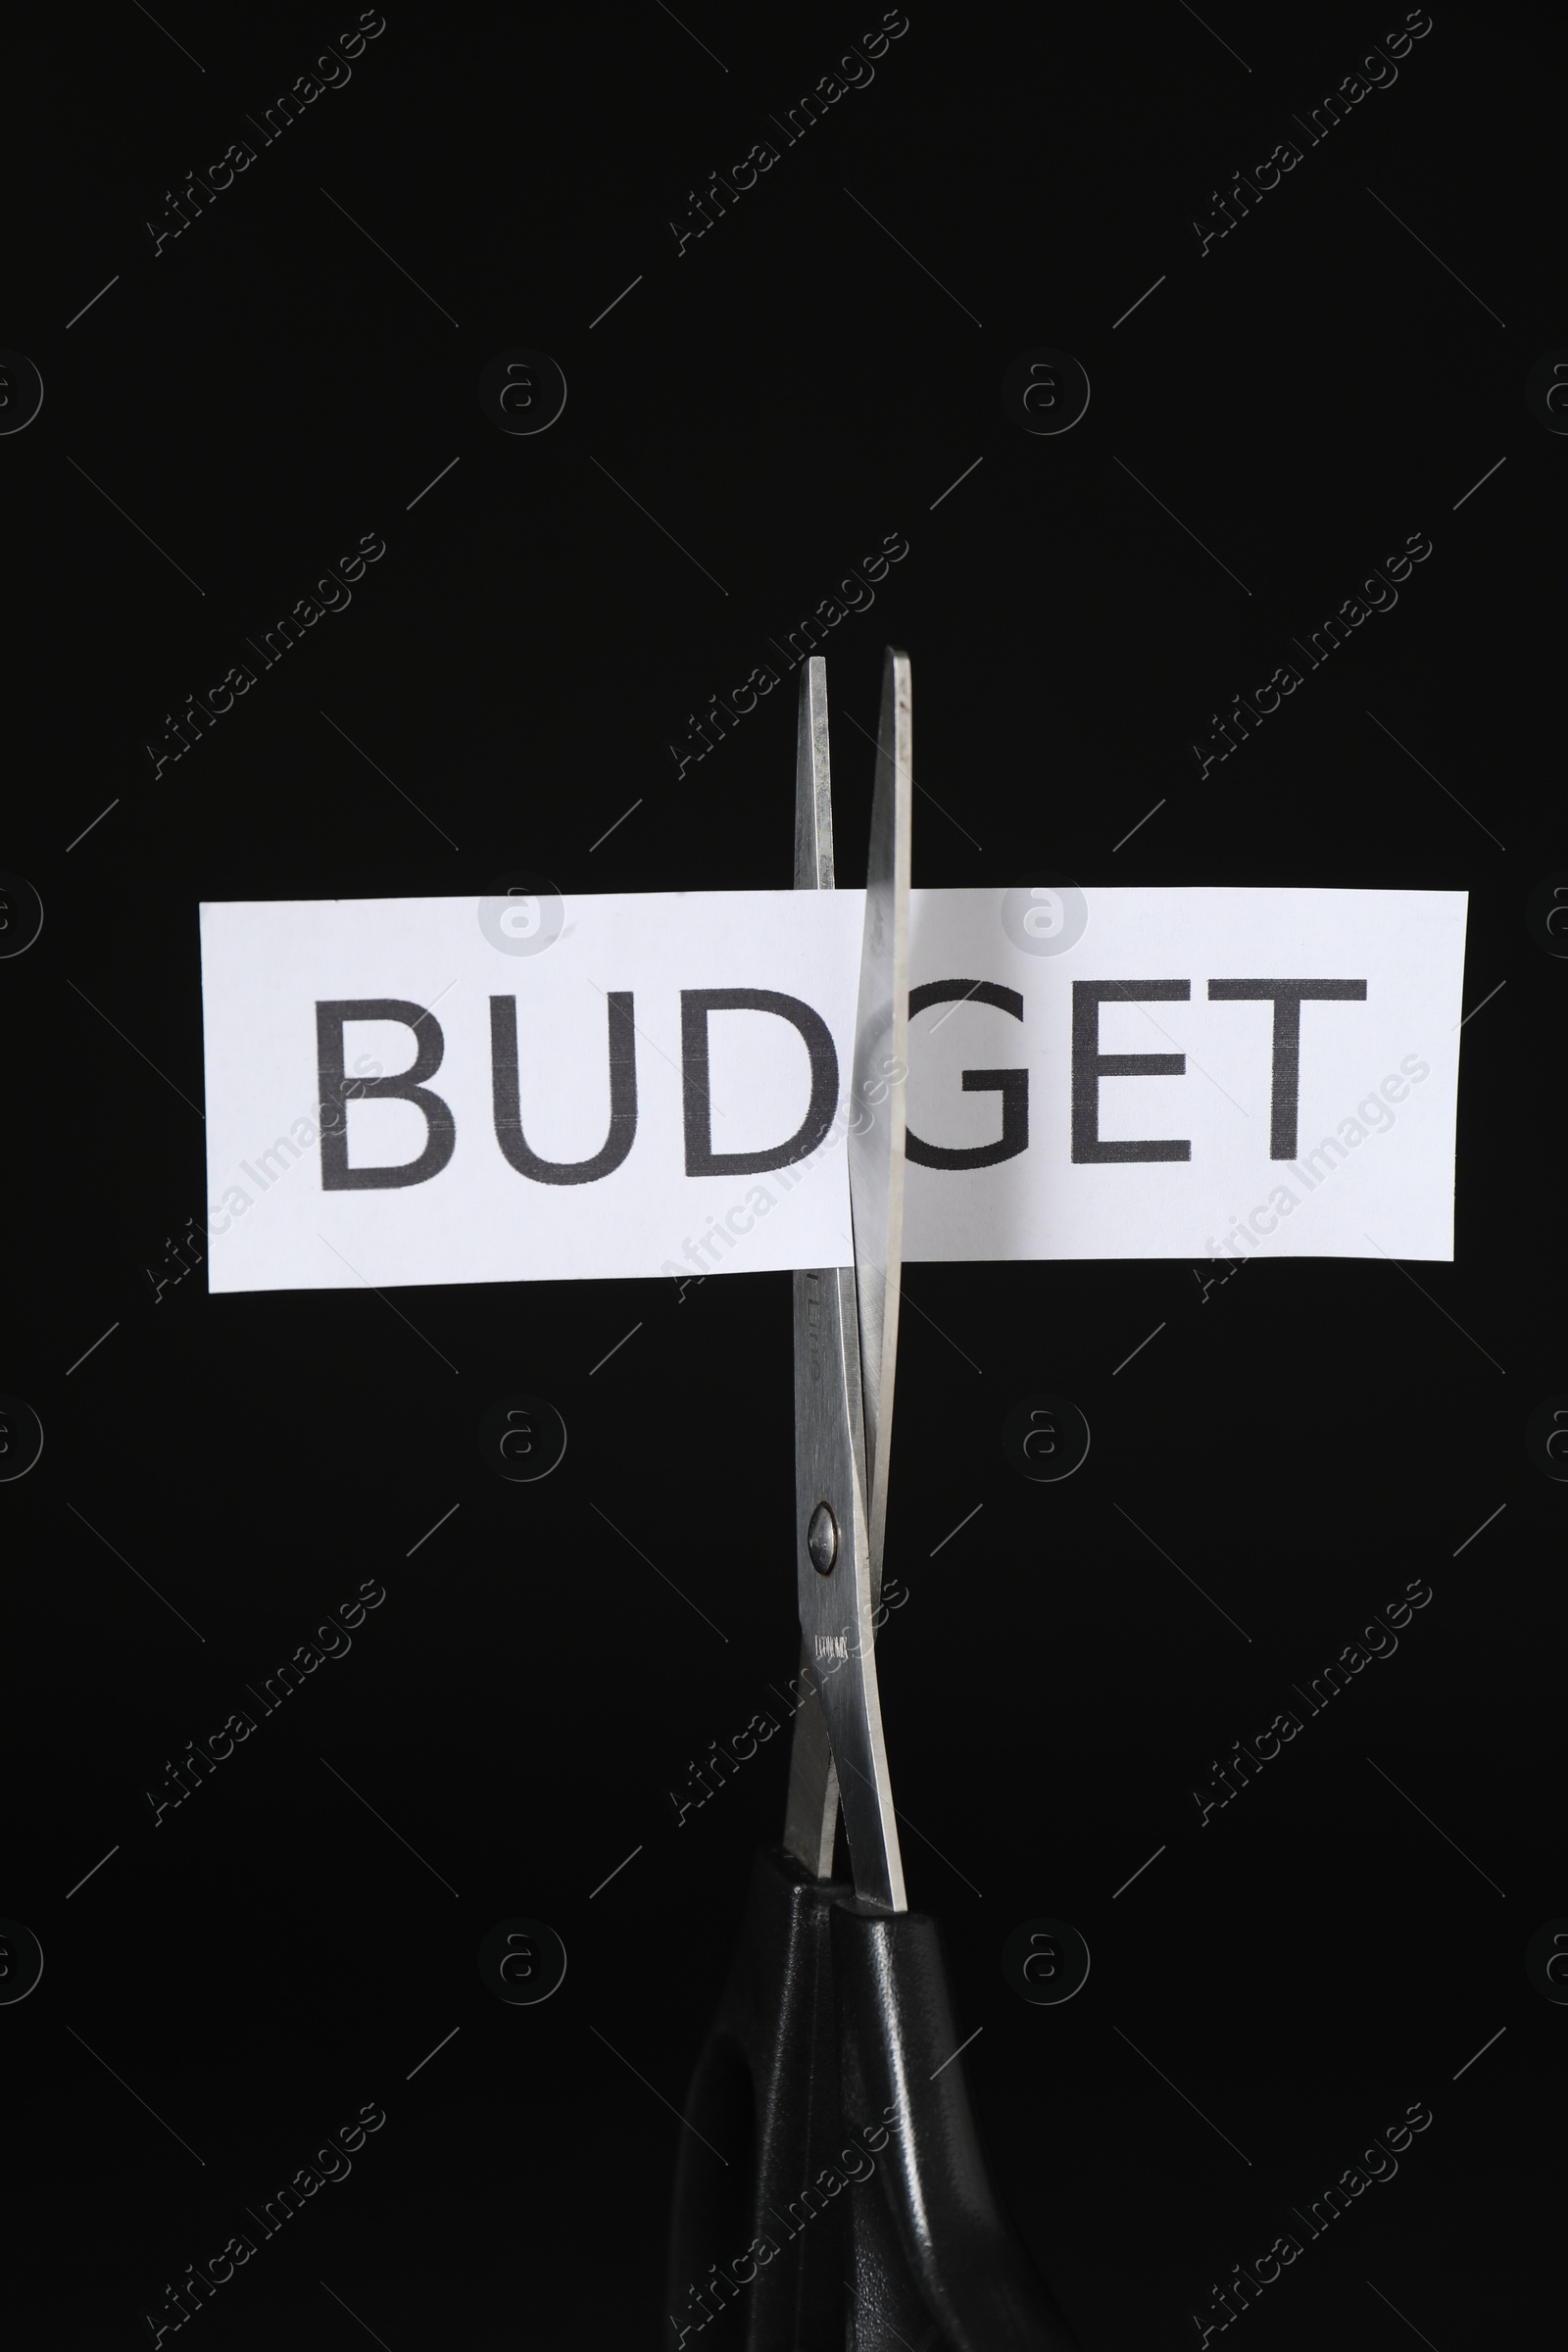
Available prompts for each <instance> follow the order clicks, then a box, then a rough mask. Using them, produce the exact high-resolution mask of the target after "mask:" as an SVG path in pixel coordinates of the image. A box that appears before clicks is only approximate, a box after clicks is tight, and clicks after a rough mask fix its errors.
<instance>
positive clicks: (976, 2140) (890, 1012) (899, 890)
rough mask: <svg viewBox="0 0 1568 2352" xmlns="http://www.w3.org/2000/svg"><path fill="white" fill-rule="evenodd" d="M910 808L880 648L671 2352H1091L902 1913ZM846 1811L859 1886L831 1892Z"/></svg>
mask: <svg viewBox="0 0 1568 2352" xmlns="http://www.w3.org/2000/svg"><path fill="white" fill-rule="evenodd" d="M912 793H913V774H912V760H911V716H910V681H909V662H908V657H907V655H906V654H902V653H897V652H895V651H894V650H893V649H892V648H891V647H890V648H889V649H888V651H887V653H886V655H885V657H884V662H883V673H882V708H881V718H880V724H879V727H878V737H877V755H876V782H875V789H874V794H873V799H872V808H871V850H870V863H869V871H868V874H867V883H866V893H865V928H864V934H863V940H862V946H861V956H860V977H859V996H858V1006H857V1014H856V1033H855V1037H856V1042H855V1061H854V1076H853V1085H852V1108H851V1122H850V1128H849V1167H850V1204H851V1211H852V1221H853V1228H854V1231H853V1248H854V1263H853V1265H850V1266H829V1267H825V1268H822V1269H820V1270H818V1271H814V1272H801V1273H797V1274H796V1275H795V1277H794V1283H795V1298H794V1311H795V1520H796V1554H797V1585H798V1592H799V1600H800V1617H801V1667H800V1674H799V1677H798V1678H797V1682H796V1685H795V1688H796V1690H797V1691H798V1692H799V1693H801V1694H803V1696H802V1703H801V1705H800V1706H799V1708H798V1710H797V1712H796V1716H795V1729H794V1735H793V1740H794V1745H793V1750H792V1754H791V1760H790V1781H789V1796H788V1801H787V1804H786V1808H785V1818H784V1835H783V1840H782V1843H781V1845H779V1846H778V1847H776V1848H772V1849H767V1850H764V1851H762V1852H760V1853H759V1854H758V1855H757V1856H756V1858H755V1861H754V1864H753V1871H752V1883H751V1892H750V1897H749V1902H748V1908H747V1913H746V1918H745V1923H744V1926H743V1930H742V1934H741V1937H740V1942H739V1947H738V1949H737V1952H736V1955H735V1960H734V1965H733V1967H732V1970H731V1972H730V1976H729V1980H728V1983H727V1985H726V1986H725V1990H724V1993H723V1996H722V1999H721V2002H720V2006H719V2010H718V2014H717V2017H716V2019H715V2021H714V2024H713V2026H712V2029H711V2033H710V2034H709V2036H708V2039H707V2041H706V2043H705V2045H704V2048H703V2051H702V2054H701V2057H700V2058H699V2060H698V2064H697V2068H696V2072H695V2074H694V2076H693V2080H692V2084H691V2089H690V2091H689V2093H688V2096H687V2100H686V2108H685V2122H686V2123H687V2125H688V2126H689V2127H690V2129H689V2131H684V2132H683V2133H682V2135H681V2146H680V2153H679V2157H678V2160H677V2169H676V2180H675V2198H674V2216H673V2226H672V2229H671V2234H670V2267H669V2274H668V2287H669V2294H668V2303H667V2309H668V2313H669V2326H668V2332H667V2334H666V2337H665V2341H666V2344H667V2345H668V2346H669V2347H671V2352H679V2347H681V2346H683V2345H688V2344H689V2345H693V2346H695V2345H696V2344H698V2343H701V2344H702V2346H703V2352H711V2347H719V2346H728V2347H731V2348H732V2352H896V2347H901V2346H902V2347H903V2352H1076V2338H1075V2337H1074V2335H1073V2334H1072V2332H1071V2330H1070V2328H1069V2327H1068V2326H1067V2324H1066V2321H1065V2320H1064V2318H1063V2317H1062V2315H1061V2313H1060V2311H1059V2310H1058V2308H1057V2306H1056V2303H1055V2301H1054V2298H1053V2296H1052V2294H1051V2291H1050V2289H1049V2288H1048V2287H1047V2285H1046V2284H1045V2282H1044V2280H1043V2279H1041V2278H1040V2277H1039V2276H1038V2274H1037V2273H1036V2271H1035V2270H1034V2268H1033V2266H1032V2264H1031V2262H1030V2260H1029V2257H1028V2256H1027V2254H1026V2253H1025V2252H1024V2249H1023V2247H1022V2245H1021V2244H1020V2242H1019V2240H1018V2239H1017V2237H1016V2236H1015V2235H1014V2233H1013V2231H1012V2229H1011V2228H1010V2226H1009V2225H1008V2223H1007V2222H1006V2221H1005V2218H1004V2216H1003V2213H1002V2211H1001V2208H1000V2206H999V2205H998V2202H997V2199H996V2195H995V2192H994V2190H993V2187H992V2184H991V2179H990V2175H989V2172H988V2170H987V2166H986V2161H985V2157H984V2154H983V2151H982V2148H981V2143H980V2137H979V2132H978V2131H977V2128H976V2124H975V2118H974V2113H973V2109H972V2106H971V2103H970V2098H969V2091H968V2085H967V2082H966V2081H965V2077H964V2073H963V2066H962V2060H961V2057H960V2056H959V2055H958V2052H959V2048H960V2040H959V2035H958V2034H957V2032H956V2027H955V2024H954V2013H953V2001H952V1996H951V1993H950V1991H949V1986H948V1977H947V1968H946V1963H945V1961H944V1957H943V1949H942V1940H941V1936H940V1932H939V1930H938V1927H937V1923H936V1921H935V1920H934V1919H931V1918H929V1917H927V1916H926V1915H925V1914H923V1913H920V1912H915V1911H911V1910H909V1908H908V1906H907V1900H906V1895H905V1886H904V1868H903V1864H902V1861H901V1859H900V1854H899V1836H898V1819H897V1815H896V1813H895V1810H894V1805H893V1796H892V1790H891V1786H890V1783H889V1777H888V1759H887V1750H886V1746H885V1743H884V1740H883V1736H882V1711H881V1702H880V1699H879V1697H878V1691H877V1675H876V1652H875V1627H876V1624H877V1622H878V1619H879V1615H880V1601H881V1588H882V1550H883V1532H884V1528H885V1525H886V1519H887V1497H888V1460H889V1439H890V1434H891V1429H892V1411H893V1374H894V1362H895V1357H896V1354H897V1348H898V1326H899V1291H900V1275H901V1268H902V1247H903V1227H904V1165H905V1123H904V1077H905V1069H906V1044H907V1031H908V1007H909V981H908V956H909V836H910V814H911V800H912ZM833 886H834V885H833V811H832V798H831V791H830V782H829V762H828V724H827V665H826V663H825V662H823V661H822V660H821V659H820V658H819V657H816V656H813V657H811V658H810V660H809V662H808V663H807V665H806V667H805V668H804V669H803V671H802V673H801V699H800V719H799V729H798V737H797V753H796V802H795V887H796V889H797V890H831V889H832V888H833ZM841 1812H842V1815H843V1821H844V1829H845V1834H846V1843H847V1847H848V1853H849V1861H850V1868H851V1871H852V1874H853V1884H850V1883H847V1882H845V1881H843V1880H836V1879H835V1878H834V1876H833V1862H834V1849H835V1842H836V1834H837V1827H838V1821H839V1817H840V1814H841ZM715 2148H717V2149H722V2150H724V2151H725V2152H726V2158H725V2164H724V2166H722V2167H720V2166H719V2165H717V2164H715V2162H714V2157H713V2150H714V2149H715ZM742 2152H744V2160H743V2153H742Z"/></svg>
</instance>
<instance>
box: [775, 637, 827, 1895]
mask: <svg viewBox="0 0 1568 2352" xmlns="http://www.w3.org/2000/svg"><path fill="white" fill-rule="evenodd" d="M795 887H796V889H797V890H831V889H832V888H833V795H832V785H831V777H830V769H829V763H828V730H827V663H826V662H824V661H823V660H822V657H821V655H820V654H813V655H812V656H811V657H810V659H809V662H807V664H806V667H805V668H804V669H803V670H802V672H801V700H800V714H799V718H798V720H797V724H796V734H795ZM826 1279H828V1277H827V1276H825V1275H823V1276H811V1275H808V1274H800V1273H798V1274H797V1275H796V1276H795V1354H796V1360H797V1362H799V1360H800V1355H801V1350H802V1348H803V1347H804V1346H805V1344H806V1330H807V1320H808V1316H809V1307H810V1299H811V1293H810V1292H809V1290H808V1289H806V1288H805V1287H804V1286H805V1285H806V1284H808V1283H809V1282H811V1281H813V1280H826ZM796 1432H797V1436H796V1444H797V1447H798V1448H802V1447H804V1445H805V1440H804V1436H803V1433H802V1430H801V1424H800V1420H799V1417H797V1421H796ZM803 1475H804V1471H803V1466H802V1463H801V1461H800V1459H799V1455H798V1458H797V1465H796V1477H797V1483H799V1481H800V1479H801V1478H802V1476H803ZM796 1690H797V1691H798V1693H799V1694H800V1695H799V1703H798V1706H797V1709H796V1716H795V1731H794V1736H793V1740H792V1742H791V1747H790V1786H789V1796H788V1799H787V1801H786V1804H785V1809H784V1844H785V1848H786V1850H787V1851H788V1852H789V1853H791V1854H793V1855H794V1857H795V1859H796V1861H797V1862H799V1863H800V1864H801V1866H802V1868H803V1869H805V1870H807V1871H809V1873H810V1875H811V1877H812V1878H813V1879H830V1878H831V1877H832V1876H833V1846H834V1840H835V1838H836V1835H837V1832H838V1826H839V1776H838V1773H837V1770H836V1769H835V1767H834V1763H833V1746H832V1742H831V1740H829V1738H828V1729H827V1718H826V1716H825V1715H824V1714H823V1712H822V1702H821V1700H820V1698H819V1697H818V1695H817V1691H816V1683H815V1680H814V1678H813V1676H812V1673H811V1647H810V1643H809V1642H808V1641H807V1639H806V1636H805V1634H804V1633H803V1634H802V1636H801V1668H800V1674H799V1676H798V1677H797V1680H796Z"/></svg>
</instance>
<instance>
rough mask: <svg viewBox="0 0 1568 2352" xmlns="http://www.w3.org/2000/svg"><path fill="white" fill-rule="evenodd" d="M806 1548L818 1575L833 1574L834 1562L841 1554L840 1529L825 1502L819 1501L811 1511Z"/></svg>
mask: <svg viewBox="0 0 1568 2352" xmlns="http://www.w3.org/2000/svg"><path fill="white" fill-rule="evenodd" d="M806 1550H807V1556H808V1558H809V1560H810V1563H811V1566H812V1567H813V1568H814V1569H815V1570H816V1573H817V1575H818V1576H831V1575H832V1573H833V1563H834V1561H835V1560H836V1559H837V1558H838V1556H839V1531H838V1524H837V1522H836V1521H835V1519H834V1517H833V1514H832V1512H831V1511H830V1510H829V1509H828V1507H827V1504H826V1503H825V1502H819V1503H818V1504H817V1506H816V1508H815V1510H814V1511H813V1512H812V1513H811V1523H810V1525H809V1527H808V1529H807V1531H806Z"/></svg>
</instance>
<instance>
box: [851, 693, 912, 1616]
mask: <svg viewBox="0 0 1568 2352" xmlns="http://www.w3.org/2000/svg"><path fill="white" fill-rule="evenodd" d="M913 789H914V787H913V746H912V733H911V718H910V707H909V660H908V656H907V654H900V653H895V652H894V650H893V648H892V647H891V646H890V647H889V648H888V650H887V652H886V654H885V656H884V658H883V665H882V715H881V720H880V723H879V725H878V728H877V748H876V784H875V788H874V791H873V794H872V799H871V853H870V858H869V861H868V866H867V871H866V881H865V932H864V937H863V941H862V945H861V950H860V995H859V1003H858V1007H857V1011H856V1023H855V1076H854V1087H853V1098H852V1103H853V1108H852V1119H851V1126H850V1206H851V1210H852V1212H853V1219H854V1227H855V1272H856V1284H857V1291H858V1301H859V1326H860V1384H861V1398H862V1406H863V1411H864V1416H865V1451H866V1470H867V1478H868V1493H867V1496H866V1516H867V1533H868V1540H869V1544H870V1554H871V1605H872V1608H873V1610H875V1608H876V1606H877V1604H878V1602H879V1600H880V1598H881V1591H882V1538H883V1531H884V1528H885V1526H886V1522H887V1503H888V1459H889V1450H890V1448H889V1443H888V1441H889V1437H890V1434H891V1430H892V1422H893V1372H894V1363H895V1359H896V1356H897V1353H898V1344H899V1279H900V1271H901V1265H902V1259H903V1249H904V1103H905V1078H906V1075H907V1039H908V1026H909V825H910V803H911V800H912V797H913Z"/></svg>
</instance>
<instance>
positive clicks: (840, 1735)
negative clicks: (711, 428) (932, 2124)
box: [784, 657, 907, 1911]
mask: <svg viewBox="0 0 1568 2352" xmlns="http://www.w3.org/2000/svg"><path fill="white" fill-rule="evenodd" d="M906 872H907V858H906ZM832 886H833V810H832V799H831V791H830V783H829V767H828V740H827V669H826V664H825V662H822V661H821V660H820V658H818V657H813V658H812V659H811V660H810V661H809V662H808V664H807V666H806V669H805V671H804V672H803V673H802V677H801V701H800V723H799V731H798V736H797V755H796V799H795V887H796V888H797V890H812V889H831V888H832ZM860 1348H861V1340H860V1330H859V1312H858V1304H857V1283H856V1274H855V1269H854V1268H853V1267H851V1266H828V1267H823V1268H820V1269H817V1270H815V1271H807V1272H801V1273H798V1274H797V1275H796V1276H795V1486H796V1546H797V1585H798V1591H799V1595H800V1611H801V1672H800V1676H799V1682H798V1688H799V1690H800V1691H801V1693H802V1698H801V1704H800V1706H799V1709H798V1711H797V1714H796V1718H795V1733H794V1741H793V1748H792V1753H791V1758H790V1789H789V1800H788V1805H787V1808H786V1812H785V1822H784V1844H785V1847H786V1849H787V1850H788V1852H790V1853H791V1854H792V1855H793V1856H794V1857H795V1859H796V1860H797V1861H798V1862H799V1863H800V1864H801V1865H802V1867H803V1868H804V1869H806V1870H807V1871H809V1873H810V1875H811V1876H812V1877H813V1878H816V1879H827V1878H830V1877H831V1876H832V1871H833V1844H834V1837H835V1833H836V1830H837V1827H838V1815H839V1808H840V1805H841V1804H842V1806H843V1810H844V1826H845V1831H846V1834H847V1836H848V1838H849V1846H850V1858H851V1864H852V1868H853V1870H854V1875H855V1887H856V1892H857V1893H858V1894H859V1895H860V1896H861V1897H863V1898H864V1899H865V1900H867V1901H870V1902H873V1903H875V1904H877V1905H878V1906H879V1907H880V1908H881V1909H883V1910H887V1911H902V1910H903V1909H904V1908H905V1907H906V1903H905V1890H904V1871H903V1864H902V1861H901V1859H900V1855H899V1841H898V1829H897V1825H896V1821H895V1817H894V1812H893V1798H892V1793H891V1789H890V1787H889V1781H888V1766H887V1752H886V1748H885V1745H884V1742H883V1738H882V1709H881V1701H880V1698H879V1696H878V1692H877V1684H876V1661H875V1654H874V1641H875V1636H874V1632H873V1618H874V1615H875V1608H876V1603H875V1599H874V1597H873V1594H872V1579H871V1559H870V1545H869V1540H868V1536H869V1523H868V1520H867V1516H866V1500H865V1497H866V1475H865V1434H864V1417H863V1412H862V1405H861V1390H860ZM824 1513H825V1514H826V1524H827V1526H828V1527H829V1528H830V1529H831V1531H832V1533H831V1544H830V1545H827V1546H825V1545H824V1544H823V1542H822V1540H821V1531H822V1526H823V1519H822V1514H824ZM813 1531H815V1533H814V1538H813ZM824 1558H825V1559H826V1566H825V1568H824V1566H823V1561H824Z"/></svg>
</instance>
